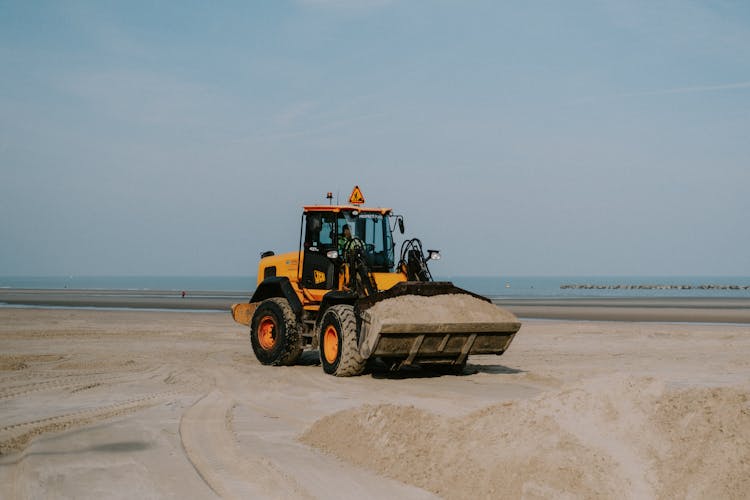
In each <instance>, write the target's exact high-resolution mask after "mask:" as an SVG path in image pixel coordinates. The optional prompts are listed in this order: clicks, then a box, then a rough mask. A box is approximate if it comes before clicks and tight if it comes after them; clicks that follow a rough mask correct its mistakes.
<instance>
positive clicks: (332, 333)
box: [323, 325, 339, 364]
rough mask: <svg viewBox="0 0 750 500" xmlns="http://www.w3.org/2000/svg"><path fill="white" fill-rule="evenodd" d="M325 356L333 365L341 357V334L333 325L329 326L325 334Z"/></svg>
mask: <svg viewBox="0 0 750 500" xmlns="http://www.w3.org/2000/svg"><path fill="white" fill-rule="evenodd" d="M323 355H324V356H325V357H326V361H328V362H329V363H331V364H333V363H335V362H336V358H337V357H338V355H339V334H338V332H337V331H336V328H335V327H334V326H333V325H328V328H326V332H325V333H324V334H323Z"/></svg>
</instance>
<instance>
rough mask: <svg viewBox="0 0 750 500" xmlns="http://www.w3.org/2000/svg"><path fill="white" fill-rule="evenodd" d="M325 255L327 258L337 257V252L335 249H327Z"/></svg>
mask: <svg viewBox="0 0 750 500" xmlns="http://www.w3.org/2000/svg"><path fill="white" fill-rule="evenodd" d="M326 257H328V258H329V259H338V258H339V253H338V252H337V251H336V250H328V252H327V253H326Z"/></svg>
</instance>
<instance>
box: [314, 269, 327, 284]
mask: <svg viewBox="0 0 750 500" xmlns="http://www.w3.org/2000/svg"><path fill="white" fill-rule="evenodd" d="M313 278H314V279H315V284H316V285H320V284H321V283H325V281H326V273H324V272H322V271H313Z"/></svg>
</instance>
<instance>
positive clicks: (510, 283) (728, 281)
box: [0, 275, 750, 298]
mask: <svg viewBox="0 0 750 500" xmlns="http://www.w3.org/2000/svg"><path fill="white" fill-rule="evenodd" d="M435 279H436V281H452V282H453V283H454V284H456V286H459V287H461V288H465V289H467V290H470V291H472V292H475V293H479V294H481V295H486V296H488V297H493V298H567V297H569V298H575V297H619V298H626V297H635V298H639V297H640V298H648V297H685V298H698V297H717V298H726V297H731V298H750V277H747V276H745V277H729V276H595V277H592V276H441V275H436V276H435ZM255 285H256V278H255V276H42V277H40V276H0V288H25V289H46V290H49V289H58V290H61V289H78V290H81V289H83V290H170V291H181V290H184V291H188V292H189V291H222V292H251V291H252V290H254V289H255ZM571 286H572V287H571ZM618 286H619V287H620V288H615V287H618ZM639 286H643V287H644V288H640V289H639V288H637V287H639ZM675 286H679V287H683V288H671V287H675ZM701 287H703V288H701ZM728 287H738V288H739V289H735V290H733V289H729V288H728Z"/></svg>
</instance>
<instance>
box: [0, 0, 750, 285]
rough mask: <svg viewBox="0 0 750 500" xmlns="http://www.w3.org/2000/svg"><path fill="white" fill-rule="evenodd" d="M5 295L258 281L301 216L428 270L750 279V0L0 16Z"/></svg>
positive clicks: (31, 11)
mask: <svg viewBox="0 0 750 500" xmlns="http://www.w3.org/2000/svg"><path fill="white" fill-rule="evenodd" d="M0 65H1V67H2V68H3V69H2V78H0V210H1V211H2V217H0V275H8V274H11V275H69V274H73V275H120V274H124V275H154V274H163V275H182V274H186V275H232V274H242V275H252V274H255V269H256V265H257V258H258V254H259V252H260V251H262V250H266V249H273V250H276V251H277V252H279V251H284V250H294V249H296V246H297V243H298V241H297V240H298V235H299V216H300V206H301V205H302V204H305V203H314V202H318V201H323V196H324V194H325V192H326V191H333V192H338V193H340V195H341V197H342V198H344V197H345V196H346V195H348V193H349V191H350V190H351V188H352V186H353V185H354V184H358V185H360V186H361V188H362V190H363V192H364V195H365V197H366V198H367V201H368V202H369V203H371V204H374V205H381V206H392V207H394V209H395V210H396V211H397V212H399V213H402V214H404V215H405V217H406V222H407V233H408V235H410V236H418V237H420V238H422V240H423V241H424V242H425V243H426V245H427V246H428V247H430V248H433V247H434V248H440V249H441V250H442V251H443V256H444V258H443V260H441V261H440V262H439V263H436V264H435V267H434V269H433V270H434V272H436V273H438V274H443V275H480V274H490V275H581V274H583V275H606V274H615V275H629V274H630V275H649V274H650V275H670V274H692V275H696V274H703V275H721V274H726V275H750V258H749V257H748V255H749V254H748V248H750V229H748V227H750V226H749V225H748V223H747V219H748V213H749V212H750V202H749V201H748V186H750V165H748V159H750V4H748V3H746V2H688V1H679V2H669V1H666V2H617V1H611V2H608V1H597V2H494V1H491V2H490V1H488V2H457V1H452V2H445V1H416V0H415V1H378V0H369V1H368V0H361V1H356V0H353V1H346V0H328V1H326V0H317V1H314V0H308V1H298V2H281V1H280V2H236V3H229V2H222V3H218V2H214V3H206V2H194V3H190V2H171V3H169V2H138V1H134V2H99V1H97V2H93V1H92V2H5V1H0Z"/></svg>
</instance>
